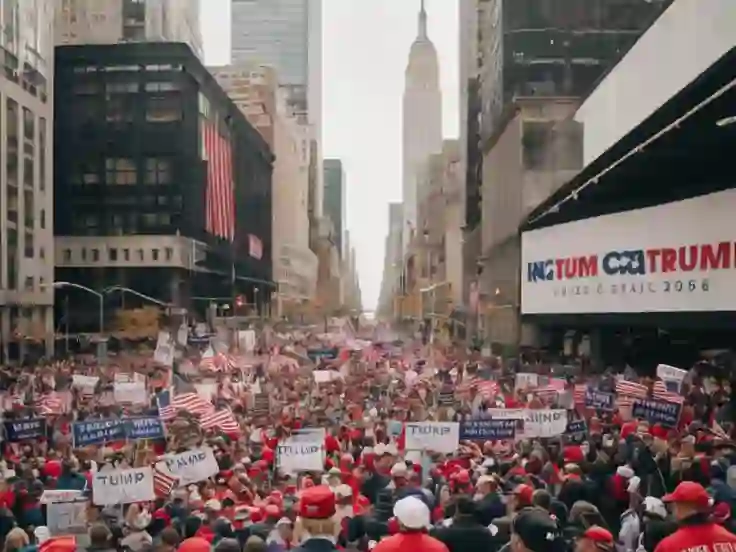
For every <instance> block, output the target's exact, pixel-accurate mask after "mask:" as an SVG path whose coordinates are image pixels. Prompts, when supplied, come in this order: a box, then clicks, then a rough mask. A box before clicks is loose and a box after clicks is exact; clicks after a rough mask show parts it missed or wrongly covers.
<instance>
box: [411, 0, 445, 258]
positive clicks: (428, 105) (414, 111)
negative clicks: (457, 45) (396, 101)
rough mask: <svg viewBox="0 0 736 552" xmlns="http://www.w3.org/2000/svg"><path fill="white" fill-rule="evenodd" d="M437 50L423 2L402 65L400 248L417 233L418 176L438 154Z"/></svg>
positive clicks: (439, 118) (439, 93)
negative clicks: (429, 159)
mask: <svg viewBox="0 0 736 552" xmlns="http://www.w3.org/2000/svg"><path fill="white" fill-rule="evenodd" d="M439 72H440V71H439V63H438V61H437V50H435V47H434V44H432V41H431V40H430V39H429V36H428V34H427V11H426V9H425V5H424V0H421V7H420V10H419V29H418V33H417V38H416V39H415V40H414V43H413V44H412V45H411V50H410V51H409V63H408V64H407V66H406V73H405V83H404V109H403V151H402V162H403V185H402V196H403V210H404V228H403V232H402V234H403V236H404V238H403V242H404V243H403V246H404V249H406V246H407V244H408V242H409V239H410V237H411V234H412V232H415V231H417V227H416V225H417V199H418V193H417V192H418V190H417V186H418V177H419V175H420V174H421V171H422V167H423V166H424V165H425V164H426V163H427V160H428V158H429V156H430V155H431V154H434V153H440V152H441V151H442V93H441V92H440V85H439Z"/></svg>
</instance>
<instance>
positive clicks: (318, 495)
mask: <svg viewBox="0 0 736 552" xmlns="http://www.w3.org/2000/svg"><path fill="white" fill-rule="evenodd" d="M334 514H335V493H333V492H332V489H330V488H329V487H328V486H327V485H317V486H316V487H311V488H309V489H305V490H304V491H303V492H302V495H301V497H300V498H299V515H300V516H301V517H303V518H307V519H327V518H329V517H332V516H333V515H334Z"/></svg>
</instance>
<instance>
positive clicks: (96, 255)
mask: <svg viewBox="0 0 736 552" xmlns="http://www.w3.org/2000/svg"><path fill="white" fill-rule="evenodd" d="M99 261H100V250H99V249H97V248H96V247H95V248H94V249H92V262H93V263H97V262H99Z"/></svg>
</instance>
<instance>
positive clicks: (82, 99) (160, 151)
mask: <svg viewBox="0 0 736 552" xmlns="http://www.w3.org/2000/svg"><path fill="white" fill-rule="evenodd" d="M56 63H57V67H58V71H59V73H58V76H59V77H58V80H57V83H56V92H57V94H58V96H57V102H59V103H58V105H62V106H64V107H65V108H64V109H61V110H58V111H57V117H56V120H55V125H54V134H55V144H56V149H55V153H56V163H55V166H54V183H55V186H56V190H57V193H56V194H55V213H56V217H55V220H54V228H55V235H56V238H55V249H56V270H57V275H58V278H59V279H63V280H64V281H67V282H72V283H76V284H80V285H84V286H87V287H90V288H92V289H97V290H101V289H106V288H107V287H108V286H123V287H127V288H130V289H133V290H136V291H137V292H140V293H144V294H145V295H148V296H150V297H153V298H157V299H158V300H161V301H163V302H165V303H170V304H172V305H176V306H182V307H186V308H188V309H191V310H192V311H193V312H195V311H196V312H200V313H201V312H202V311H203V310H205V309H206V307H207V306H208V305H209V304H210V303H217V304H226V305H234V304H236V303H247V304H249V305H254V306H255V305H260V304H264V303H267V302H268V301H269V299H270V297H271V294H272V292H274V291H275V284H274V282H273V277H272V255H271V251H272V243H271V225H272V221H271V202H272V191H271V173H272V154H271V151H270V149H269V147H268V144H267V143H266V142H265V141H264V140H263V138H262V137H261V136H260V134H259V133H258V132H257V131H256V130H255V129H254V128H253V127H252V126H251V125H250V124H249V123H248V121H247V120H246V118H245V117H244V116H243V115H242V113H241V112H240V111H239V110H238V108H237V107H236V106H235V105H234V104H233V103H232V101H231V100H230V99H229V98H228V97H227V95H226V94H225V92H224V91H223V90H222V89H221V88H220V86H219V85H218V84H217V82H216V81H215V80H214V78H213V77H212V76H211V75H210V73H209V72H208V71H207V70H206V69H205V67H204V66H203V65H202V64H201V62H200V61H199V59H198V58H197V57H196V56H195V55H194V54H193V53H192V51H191V49H190V48H189V47H188V46H186V45H183V44H165V43H134V44H115V45H91V46H65V47H58V48H57V53H56ZM59 293H64V294H65V299H66V298H67V297H68V298H69V300H70V301H71V302H72V303H73V304H75V303H76V305H80V303H81V302H82V301H84V300H88V299H89V298H88V297H84V298H77V297H76V296H71V297H70V296H69V293H70V290H68V289H64V290H60V291H59ZM119 295H120V294H118V296H116V297H113V296H111V297H110V298H109V301H110V305H111V306H115V305H119V304H120V300H121V297H120V296H119ZM239 295H241V296H243V299H242V300H239V301H236V297H238V296H239ZM131 299H132V300H133V301H135V298H131ZM116 301H117V303H116ZM233 308H234V307H233ZM79 309H80V310H79V316H78V317H75V321H78V322H79V324H80V326H85V327H94V328H96V325H97V319H96V314H94V313H93V314H90V315H89V317H88V318H87V319H85V318H84V316H83V313H84V312H85V311H84V308H83V307H82V306H79ZM88 314H89V313H88Z"/></svg>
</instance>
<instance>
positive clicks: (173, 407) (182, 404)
mask: <svg viewBox="0 0 736 552" xmlns="http://www.w3.org/2000/svg"><path fill="white" fill-rule="evenodd" d="M165 393H169V391H165V392H164V393H159V395H158V413H159V416H160V417H161V419H162V420H164V421H168V420H173V419H174V418H175V417H176V413H177V412H178V411H179V410H186V411H187V412H191V413H192V414H194V415H196V416H202V415H204V414H209V413H210V412H212V411H213V410H214V409H215V407H214V406H213V405H212V403H211V402H210V401H207V400H205V399H203V398H202V397H200V396H199V395H198V394H197V393H183V394H181V395H176V396H174V398H173V399H170V400H169V402H168V404H166V398H165ZM169 397H170V395H169Z"/></svg>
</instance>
